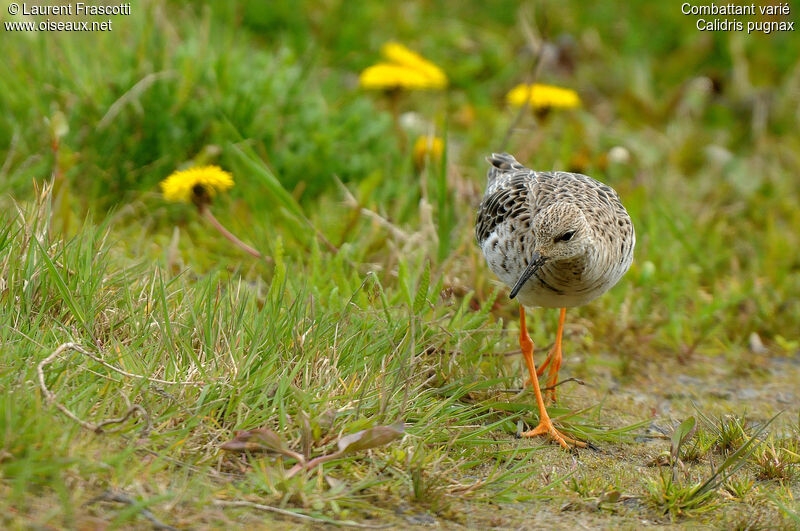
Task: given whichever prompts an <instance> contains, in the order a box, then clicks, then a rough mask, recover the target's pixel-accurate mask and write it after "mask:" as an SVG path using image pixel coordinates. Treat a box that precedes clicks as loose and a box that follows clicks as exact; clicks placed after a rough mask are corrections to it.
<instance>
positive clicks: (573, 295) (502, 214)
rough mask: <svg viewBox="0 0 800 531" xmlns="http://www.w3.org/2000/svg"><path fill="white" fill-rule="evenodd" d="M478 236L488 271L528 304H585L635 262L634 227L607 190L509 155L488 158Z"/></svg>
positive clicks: (583, 178) (580, 177) (596, 183)
mask: <svg viewBox="0 0 800 531" xmlns="http://www.w3.org/2000/svg"><path fill="white" fill-rule="evenodd" d="M487 160H488V162H489V164H490V168H489V173H488V179H489V181H488V184H487V187H486V194H485V195H484V198H483V201H482V202H481V205H480V207H479V208H478V217H477V221H476V225H475V236H476V238H477V240H478V244H479V245H480V247H481V250H482V251H483V254H484V256H485V257H486V262H487V263H488V265H489V268H490V269H491V270H492V271H493V272H494V273H495V274H496V275H497V276H498V277H499V278H500V280H502V281H503V282H504V283H505V284H507V285H508V286H509V287H512V286H515V285H516V284H518V282H519V281H520V277H522V276H523V273H525V272H526V269H528V266H529V265H530V264H531V261H532V260H537V264H540V265H539V267H538V269H537V268H535V267H534V268H532V269H533V272H532V273H531V270H530V269H528V273H529V274H531V275H532V276H530V278H529V279H528V280H527V281H525V282H524V283H523V284H521V286H518V292H517V293H516V296H517V298H518V299H519V302H520V303H521V304H523V305H525V306H543V307H548V308H565V307H572V306H580V305H583V304H586V303H587V302H589V301H591V300H593V299H595V298H597V297H599V296H600V295H602V294H603V293H605V292H606V291H608V290H609V289H610V288H611V287H613V286H614V285H615V284H616V283H617V282H618V281H619V279H620V278H622V276H623V275H624V274H625V272H626V271H627V270H628V268H629V267H630V265H631V262H632V261H633V248H634V244H635V242H636V237H635V234H634V229H633V223H632V222H631V218H630V216H629V215H628V212H627V211H626V210H625V207H624V206H622V202H621V201H620V199H619V195H617V193H616V192H615V191H614V190H613V189H612V188H611V187H609V186H607V185H605V184H603V183H601V182H599V181H596V180H594V179H592V178H591V177H587V176H585V175H580V174H577V173H567V172H538V171H533V170H530V169H528V168H526V167H525V166H523V165H522V164H520V163H519V162H517V160H516V159H515V158H514V157H513V156H511V155H509V154H507V153H502V154H492V156H491V157H488V158H487Z"/></svg>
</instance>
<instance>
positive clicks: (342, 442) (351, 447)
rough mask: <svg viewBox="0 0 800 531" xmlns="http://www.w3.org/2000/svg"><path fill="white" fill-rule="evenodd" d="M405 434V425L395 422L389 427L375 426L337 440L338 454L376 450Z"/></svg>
mask: <svg viewBox="0 0 800 531" xmlns="http://www.w3.org/2000/svg"><path fill="white" fill-rule="evenodd" d="M404 433H405V424H403V423H402V422H397V423H395V424H392V425H391V426H375V427H374V428H369V429H366V430H361V431H357V432H356V433H351V434H350V435H345V436H344V437H342V438H341V439H339V453H341V454H345V453H351V452H358V451H361V450H369V449H370V448H377V447H378V446H383V445H384V444H389V443H390V442H392V441H394V440H395V439H399V438H400V437H402V436H403V434H404Z"/></svg>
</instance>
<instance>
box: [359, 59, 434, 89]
mask: <svg viewBox="0 0 800 531" xmlns="http://www.w3.org/2000/svg"><path fill="white" fill-rule="evenodd" d="M359 84H360V85H361V87H362V88H365V89H377V90H389V89H400V88H402V89H408V90H420V89H429V88H439V87H437V86H436V85H435V84H434V83H433V82H432V81H431V80H430V78H428V77H427V76H425V74H423V73H422V72H420V71H418V70H414V69H413V68H409V67H407V66H402V65H395V64H391V63H378V64H375V65H372V66H370V67H367V68H365V69H364V71H363V72H361V76H360V77H359Z"/></svg>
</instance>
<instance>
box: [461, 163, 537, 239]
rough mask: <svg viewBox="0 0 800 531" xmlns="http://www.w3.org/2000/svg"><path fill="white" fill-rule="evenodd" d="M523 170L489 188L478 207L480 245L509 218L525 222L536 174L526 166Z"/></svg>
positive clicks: (476, 235) (476, 226) (477, 235)
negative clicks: (529, 195) (532, 181)
mask: <svg viewBox="0 0 800 531" xmlns="http://www.w3.org/2000/svg"><path fill="white" fill-rule="evenodd" d="M509 156H510V155H509ZM523 169H524V170H525V171H524V172H523V171H517V172H515V173H513V174H511V175H507V176H504V178H503V179H502V180H501V181H498V182H496V183H494V184H495V185H496V186H490V187H489V188H487V191H486V195H485V196H484V198H483V201H481V204H480V206H479V207H478V217H477V220H476V221H475V237H476V238H477V240H478V244H482V243H483V242H484V240H486V238H488V237H489V235H490V234H491V233H492V231H493V230H495V228H496V227H497V226H498V225H500V224H501V223H503V222H504V221H505V220H506V219H508V218H509V217H514V218H516V219H518V220H520V221H522V222H524V219H525V217H526V211H529V210H530V205H529V204H528V194H529V193H530V184H531V180H532V178H533V176H534V175H535V174H534V173H533V172H531V171H530V170H528V169H527V168H525V167H524V166H523ZM529 215H530V213H529V212H528V216H529Z"/></svg>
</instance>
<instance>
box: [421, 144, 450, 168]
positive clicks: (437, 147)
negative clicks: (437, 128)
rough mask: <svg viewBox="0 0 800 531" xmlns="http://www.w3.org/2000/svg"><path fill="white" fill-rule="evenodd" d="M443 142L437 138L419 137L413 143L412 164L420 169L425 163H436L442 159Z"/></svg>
mask: <svg viewBox="0 0 800 531" xmlns="http://www.w3.org/2000/svg"><path fill="white" fill-rule="evenodd" d="M443 152H444V141H442V139H441V138H439V137H438V136H421V137H419V138H417V140H416V142H414V163H415V164H416V165H417V167H419V168H421V167H422V166H423V165H425V161H426V160H428V159H430V160H431V161H437V160H440V159H441V158H442V153H443Z"/></svg>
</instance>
